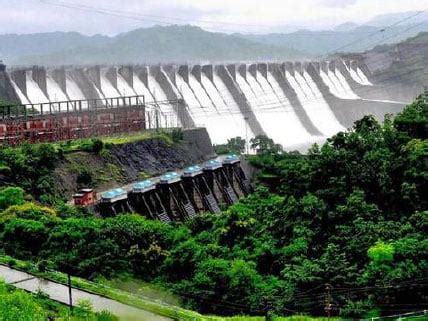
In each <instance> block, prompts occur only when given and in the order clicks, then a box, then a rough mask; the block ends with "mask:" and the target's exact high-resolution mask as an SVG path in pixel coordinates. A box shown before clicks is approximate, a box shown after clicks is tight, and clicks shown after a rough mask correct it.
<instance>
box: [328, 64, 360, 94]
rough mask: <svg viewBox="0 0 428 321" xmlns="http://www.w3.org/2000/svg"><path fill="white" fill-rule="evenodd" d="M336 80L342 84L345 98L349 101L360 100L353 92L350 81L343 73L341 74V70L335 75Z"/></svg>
mask: <svg viewBox="0 0 428 321" xmlns="http://www.w3.org/2000/svg"><path fill="white" fill-rule="evenodd" d="M334 74H335V75H336V78H337V79H338V81H339V82H340V84H341V85H342V88H343V89H344V92H343V93H344V96H346V97H347V99H359V98H360V97H358V95H357V94H356V93H355V92H354V91H353V90H352V88H351V85H350V84H349V83H348V81H347V80H346V78H345V76H344V75H342V73H341V72H340V70H338V69H336V71H335V73H334Z"/></svg>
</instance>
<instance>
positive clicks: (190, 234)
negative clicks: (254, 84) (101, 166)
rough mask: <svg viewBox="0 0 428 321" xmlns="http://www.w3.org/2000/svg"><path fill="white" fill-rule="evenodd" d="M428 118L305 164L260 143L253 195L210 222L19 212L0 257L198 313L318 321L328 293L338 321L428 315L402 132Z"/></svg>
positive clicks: (333, 146) (410, 164)
mask: <svg viewBox="0 0 428 321" xmlns="http://www.w3.org/2000/svg"><path fill="white" fill-rule="evenodd" d="M427 111H428V105H427V104H425V103H424V101H423V100H418V101H417V102H415V103H414V104H412V105H411V106H409V107H408V108H406V110H405V111H404V112H403V113H402V114H401V115H399V116H398V117H397V119H396V121H395V122H394V121H391V120H388V119H387V120H386V121H385V123H384V124H383V125H381V124H379V123H378V122H377V121H376V120H375V119H374V118H373V117H370V116H366V117H364V118H363V119H361V120H359V121H357V122H356V123H355V125H354V128H352V130H350V131H348V132H343V133H338V134H337V135H335V136H334V137H332V138H330V139H329V140H328V141H327V142H326V143H325V144H324V145H323V146H321V147H319V146H316V145H315V146H314V147H313V148H312V149H311V150H310V152H309V153H308V155H299V154H296V153H292V154H287V153H282V152H280V151H279V150H278V149H277V148H276V147H275V145H274V144H270V143H269V144H268V145H266V146H265V144H258V145H257V146H258V148H259V149H260V150H259V153H258V154H257V155H256V156H252V157H251V162H252V163H253V165H254V166H256V167H257V168H259V175H258V185H259V186H258V188H257V191H256V192H255V193H254V194H252V195H250V196H249V197H247V198H246V199H243V200H241V201H240V202H239V203H238V204H236V205H234V206H232V207H230V208H229V209H228V210H227V211H224V212H222V213H221V214H218V215H212V214H207V215H202V216H198V217H197V218H195V219H194V220H192V221H189V222H186V223H184V224H178V223H174V224H171V225H165V224H162V223H160V222H157V221H149V220H146V219H145V218H143V217H141V216H137V215H121V216H117V217H114V218H108V219H104V220H102V219H98V218H93V217H88V218H80V217H73V213H69V214H67V215H64V214H63V213H62V212H61V211H57V213H56V215H50V214H49V213H48V212H47V211H46V210H42V209H39V210H37V211H36V210H35V209H32V210H31V211H30V213H28V211H27V210H24V209H25V208H23V207H24V206H26V204H21V205H16V206H12V209H10V208H9V209H6V210H5V211H3V212H2V213H1V214H0V217H2V219H1V220H0V244H1V246H2V249H3V251H4V252H5V254H8V255H11V256H14V257H17V258H21V259H26V260H27V259H29V260H32V261H34V262H38V263H39V264H41V265H42V266H48V267H51V268H55V269H59V270H61V271H66V272H71V273H72V274H73V275H77V276H81V277H84V278H89V279H95V278H96V277H97V276H104V277H114V276H118V275H121V274H130V275H132V276H133V277H135V278H140V279H142V280H144V281H147V282H151V283H155V284H157V285H159V286H162V287H164V288H168V289H170V290H171V291H172V292H173V293H175V294H177V295H179V296H181V297H182V298H183V300H184V304H185V306H186V307H188V308H192V309H196V310H198V311H200V312H202V313H206V314H216V315H240V314H253V315H260V314H261V313H262V312H263V310H264V309H265V307H266V306H269V307H270V308H271V310H272V311H273V312H274V313H276V314H278V315H287V314H295V313H307V314H312V315H325V311H324V306H325V298H326V295H327V293H328V291H326V284H327V283H328V284H331V286H332V289H331V290H330V294H331V302H332V303H331V304H332V306H331V308H332V310H331V312H332V314H333V315H340V316H342V317H363V316H375V315H379V314H393V313H396V312H402V311H414V310H415V309H416V308H417V307H419V306H423V305H426V304H427V302H426V296H425V293H426V275H427V274H428V240H427V238H426V235H427V233H428V229H427V227H428V211H427V202H428V199H427V198H426V194H424V193H426V191H427V190H428V164H427V161H426V160H427V159H428V140H427V137H426V136H424V134H423V133H424V132H422V136H421V135H420V134H421V132H420V131H419V130H416V128H417V126H419V125H417V124H414V122H412V121H409V119H413V118H416V119H424V117H425V116H424V115H426V113H427ZM403 120H406V121H405V124H404V125H403V122H402V121H403ZM425 126H426V125H425ZM259 140H261V138H260V137H259ZM254 143H260V142H254ZM18 199H19V198H18ZM27 206H28V205H27Z"/></svg>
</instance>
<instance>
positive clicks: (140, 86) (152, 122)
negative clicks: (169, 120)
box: [132, 74, 162, 128]
mask: <svg viewBox="0 0 428 321" xmlns="http://www.w3.org/2000/svg"><path fill="white" fill-rule="evenodd" d="M132 83H133V85H134V86H133V88H134V90H135V92H136V94H137V95H139V96H144V102H145V103H146V127H147V128H155V127H156V119H155V114H154V111H155V110H156V106H155V104H154V101H155V99H154V97H153V96H152V93H151V92H150V90H149V89H148V88H147V87H146V85H144V83H143V82H142V81H141V79H140V77H138V76H137V75H136V74H134V75H133V79H132ZM161 118H162V117H161Z"/></svg>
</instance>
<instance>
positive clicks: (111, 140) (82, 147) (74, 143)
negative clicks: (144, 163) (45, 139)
mask: <svg viewBox="0 0 428 321" xmlns="http://www.w3.org/2000/svg"><path fill="white" fill-rule="evenodd" d="M148 139H159V140H163V141H164V142H165V143H167V144H168V145H172V144H173V143H174V141H173V138H172V136H171V134H170V133H169V132H167V131H149V130H146V131H141V132H135V133H128V134H121V135H116V136H105V137H104V136H100V137H92V138H81V139H74V140H68V141H63V142H57V143H52V144H53V146H54V147H55V148H56V149H57V150H59V149H62V150H63V152H65V153H71V152H78V151H91V150H92V147H93V144H94V141H96V140H101V141H102V142H103V143H104V146H106V147H107V148H108V147H109V146H112V145H124V144H130V143H135V142H139V141H144V140H148Z"/></svg>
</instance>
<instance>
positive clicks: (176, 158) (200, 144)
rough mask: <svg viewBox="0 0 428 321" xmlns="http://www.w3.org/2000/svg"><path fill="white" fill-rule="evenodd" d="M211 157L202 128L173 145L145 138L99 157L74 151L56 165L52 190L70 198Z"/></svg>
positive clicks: (212, 151) (208, 139)
mask: <svg viewBox="0 0 428 321" xmlns="http://www.w3.org/2000/svg"><path fill="white" fill-rule="evenodd" d="M214 156H215V153H214V150H213V148H212V145H211V140H210V138H209V136H208V133H207V132H206V130H205V129H204V128H201V129H192V130H186V131H184V132H183V140H182V141H181V142H179V143H175V144H172V145H171V144H168V143H167V142H166V141H164V140H162V139H148V140H144V141H138V142H133V143H128V144H122V145H113V146H111V147H110V148H109V149H108V152H106V153H101V155H99V154H96V153H88V152H74V153H70V154H66V155H65V157H64V159H63V160H61V161H59V162H58V164H57V166H56V168H55V171H54V173H53V175H54V177H55V182H56V187H55V188H56V190H57V192H58V193H59V194H61V195H63V196H64V197H65V198H67V199H69V198H70V197H71V196H72V194H73V193H74V192H75V191H76V190H77V189H79V188H82V187H87V186H90V187H93V188H95V189H96V190H98V191H103V190H106V189H109V188H114V187H118V186H121V185H124V184H128V183H131V182H134V181H137V180H139V179H144V178H147V177H150V176H155V175H158V174H161V173H164V172H166V171H170V170H176V169H180V168H183V167H185V166H188V165H191V164H194V163H200V162H203V161H205V160H207V159H209V158H212V157H214Z"/></svg>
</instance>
